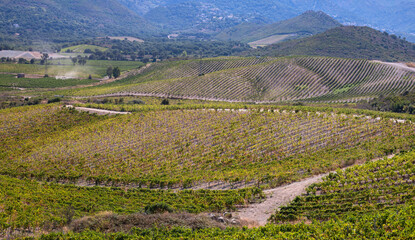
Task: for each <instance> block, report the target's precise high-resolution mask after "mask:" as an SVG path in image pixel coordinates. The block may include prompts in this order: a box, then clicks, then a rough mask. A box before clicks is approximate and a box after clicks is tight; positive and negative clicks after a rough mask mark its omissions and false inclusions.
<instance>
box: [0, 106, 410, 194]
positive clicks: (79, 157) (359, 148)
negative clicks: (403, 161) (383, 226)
mask: <svg viewBox="0 0 415 240" xmlns="http://www.w3.org/2000/svg"><path fill="white" fill-rule="evenodd" d="M23 109H24V108H23ZM1 116H2V119H1V123H2V125H1V126H2V127H1V129H0V133H1V135H2V136H4V137H3V140H2V145H3V147H2V149H4V150H3V156H5V157H4V161H3V164H2V165H1V167H0V172H1V173H2V174H7V175H10V176H25V177H32V178H36V179H40V180H55V181H70V182H78V181H87V182H89V183H90V184H116V185H124V184H127V185H128V184H132V186H147V187H161V188H165V187H169V188H174V187H179V186H180V187H191V186H195V185H199V184H205V183H207V184H210V183H217V182H222V183H228V184H230V185H231V186H233V185H234V184H243V185H245V184H246V185H253V184H265V183H268V184H271V185H280V184H283V183H286V182H291V181H294V180H297V179H302V178H304V177H306V176H309V175H312V174H316V173H321V172H326V171H328V170H333V169H336V168H339V167H344V166H347V165H351V164H353V163H355V162H356V161H361V160H365V159H372V158H375V157H380V156H384V155H387V154H390V153H391V152H394V151H398V150H404V149H410V148H411V147H412V146H413V138H414V136H413V133H414V125H412V124H409V123H402V124H400V123H394V122H392V121H390V120H388V119H385V120H377V119H368V118H365V117H353V116H351V115H348V116H347V115H346V116H342V115H331V114H323V113H316V112H310V113H306V112H298V113H291V112H286V111H274V110H269V111H268V110H260V109H257V110H256V111H255V110H245V109H242V110H237V111H223V110H222V111H221V110H191V109H188V110H184V109H183V110H174V111H173V110H170V111H148V112H142V113H136V114H132V115H128V116H117V117H103V118H99V117H93V118H92V119H90V120H88V117H87V115H86V114H79V113H76V112H72V111H71V110H60V109H59V108H58V107H56V106H55V107H46V108H42V107H38V108H34V110H32V112H30V111H29V112H28V111H22V110H21V109H19V108H16V109H14V110H10V111H3V112H2V114H1ZM39 116H40V117H39ZM62 118H63V119H65V118H66V119H67V120H65V121H71V122H72V121H75V122H76V121H79V122H80V123H81V124H78V126H77V128H76V129H75V128H71V127H68V126H66V125H65V124H64V123H63V122H61V121H60V119H62ZM75 119H78V120H75ZM88 121H90V123H88ZM62 126H66V127H65V128H62ZM207 187H208V186H207Z"/></svg>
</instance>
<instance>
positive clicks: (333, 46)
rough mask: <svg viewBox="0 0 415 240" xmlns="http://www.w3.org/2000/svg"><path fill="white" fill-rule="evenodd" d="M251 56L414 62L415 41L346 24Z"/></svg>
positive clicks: (258, 51)
mask: <svg viewBox="0 0 415 240" xmlns="http://www.w3.org/2000/svg"><path fill="white" fill-rule="evenodd" d="M247 55H253V56H258V55H260V56H261V55H264V56H265V55H266V56H274V57H280V56H295V55H312V56H329V57H345V58H363V59H372V60H383V61H414V60H415V44H413V43H410V42H407V41H405V40H404V39H400V38H398V37H397V36H395V35H390V34H387V33H382V32H380V31H377V30H375V29H372V28H369V27H355V26H343V27H338V28H334V29H331V30H328V31H326V32H324V33H320V34H317V35H315V36H311V37H308V38H303V39H299V40H293V41H288V42H283V43H279V44H274V45H270V46H267V47H265V48H263V49H257V50H253V51H250V52H248V53H247Z"/></svg>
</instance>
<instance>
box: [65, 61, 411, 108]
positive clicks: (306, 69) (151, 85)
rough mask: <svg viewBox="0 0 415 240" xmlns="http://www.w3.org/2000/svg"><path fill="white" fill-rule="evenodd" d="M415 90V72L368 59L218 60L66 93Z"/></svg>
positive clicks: (343, 94)
mask: <svg viewBox="0 0 415 240" xmlns="http://www.w3.org/2000/svg"><path fill="white" fill-rule="evenodd" d="M414 88H415V72H414V71H409V70H405V69H400V68H397V67H394V66H390V65H386V64H381V63H375V62H371V61H368V60H356V59H340V58H327V57H290V58H269V57H268V58H216V59H203V60H190V61H181V62H172V63H159V64H155V65H153V66H152V67H151V68H149V69H147V70H146V71H145V73H142V74H140V75H137V76H135V77H132V78H129V79H126V80H124V81H120V82H118V83H114V84H112V85H106V86H101V87H98V88H88V89H83V90H78V91H72V92H66V94H65V95H77V96H87V95H105V94H115V95H139V96H140V95H142V96H159V97H176V98H189V99H209V100H221V101H239V102H281V101H312V102H315V101H318V102H327V101H344V102H353V101H358V100H361V99H368V98H373V97H375V96H379V95H381V94H382V95H388V94H391V93H402V92H405V91H409V90H412V89H414Z"/></svg>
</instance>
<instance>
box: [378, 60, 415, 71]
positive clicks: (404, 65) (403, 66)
mask: <svg viewBox="0 0 415 240" xmlns="http://www.w3.org/2000/svg"><path fill="white" fill-rule="evenodd" d="M372 62H375V63H381V64H385V65H389V66H393V67H396V68H399V69H401V70H406V71H410V72H415V68H412V67H408V66H407V65H406V64H405V63H393V62H381V61H377V60H374V61H372Z"/></svg>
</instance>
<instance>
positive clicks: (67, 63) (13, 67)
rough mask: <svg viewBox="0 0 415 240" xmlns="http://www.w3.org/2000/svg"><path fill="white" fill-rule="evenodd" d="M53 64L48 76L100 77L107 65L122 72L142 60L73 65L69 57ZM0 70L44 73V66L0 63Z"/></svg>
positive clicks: (50, 66) (93, 61) (135, 65)
mask: <svg viewBox="0 0 415 240" xmlns="http://www.w3.org/2000/svg"><path fill="white" fill-rule="evenodd" d="M50 63H51V64H53V65H48V70H47V72H48V74H49V76H65V75H66V76H70V77H74V78H88V76H89V75H91V76H92V77H93V78H102V77H104V76H105V75H106V70H107V68H108V66H113V67H119V68H120V70H121V71H122V72H125V71H128V70H132V69H135V68H139V67H142V66H143V65H144V64H143V63H142V62H132V61H131V62H128V61H105V60H88V61H87V63H86V65H84V66H80V65H75V66H74V65H73V64H72V61H71V60H70V59H59V60H52V61H50ZM0 72H6V73H26V74H39V75H44V74H45V66H44V65H38V64H0Z"/></svg>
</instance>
